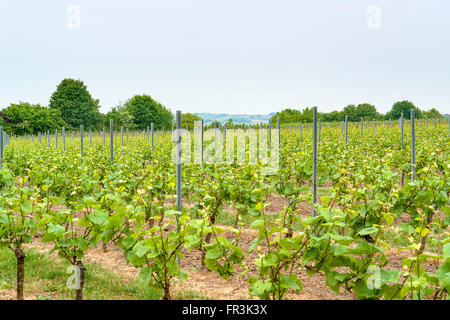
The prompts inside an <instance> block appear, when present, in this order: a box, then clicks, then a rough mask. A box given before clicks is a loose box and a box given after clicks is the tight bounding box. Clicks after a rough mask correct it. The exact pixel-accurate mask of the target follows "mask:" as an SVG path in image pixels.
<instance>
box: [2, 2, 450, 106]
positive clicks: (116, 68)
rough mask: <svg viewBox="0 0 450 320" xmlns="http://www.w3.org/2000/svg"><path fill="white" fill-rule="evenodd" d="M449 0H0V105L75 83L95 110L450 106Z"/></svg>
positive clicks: (36, 99)
mask: <svg viewBox="0 0 450 320" xmlns="http://www.w3.org/2000/svg"><path fill="white" fill-rule="evenodd" d="M449 15H450V1H448V0H441V1H438V0H428V1H423V0H422V1H419V0H417V1H416V0H409V1H406V0H386V1H381V0H379V1H376V0H372V1H365V0H316V1H311V0H309V1H303V0H292V1H287V0H272V1H266V0H226V1H225V0H164V1H161V0H159V1H153V0H146V1H144V0H140V1H137V0H127V1H115V0H108V1H106V0H90V1H81V0H80V1H77V0H71V1H66V0H58V1H54V0H40V1H31V0H29V1H23V0H15V1H6V0H0V61H1V62H0V108H4V107H6V106H8V105H9V104H11V103H17V102H19V101H26V102H30V103H40V104H42V105H48V103H49V100H50V96H51V94H52V92H53V91H55V89H56V87H57V85H58V83H60V82H61V81H62V80H63V79H64V78H74V79H80V80H82V81H83V82H84V83H85V85H87V87H88V90H89V92H90V93H91V95H92V96H93V98H95V99H99V100H100V106H101V108H100V111H101V112H103V113H106V112H107V111H109V110H111V108H112V107H115V106H117V105H118V104H119V103H123V102H125V101H126V100H127V99H129V98H131V97H132V96H134V95H136V94H148V95H150V96H152V97H153V98H154V99H155V100H157V101H159V102H161V103H162V104H163V105H165V106H166V107H167V108H168V109H170V110H171V111H172V112H175V111H176V110H181V111H182V112H211V113H233V114H238V113H247V114H267V113H270V112H276V111H280V110H282V109H284V108H294V109H303V108H305V107H312V106H317V107H318V109H319V111H321V112H328V111H332V110H342V109H343V108H344V107H345V106H346V105H348V104H359V103H371V104H373V105H375V106H376V107H377V109H378V111H379V112H382V113H385V112H387V111H389V110H390V109H391V107H392V104H393V103H394V102H396V101H399V100H409V101H412V102H413V103H414V104H415V105H416V106H418V107H419V108H421V109H424V110H428V109H430V108H433V107H434V108H436V109H438V110H439V111H440V112H442V113H450V19H449V18H448V17H449Z"/></svg>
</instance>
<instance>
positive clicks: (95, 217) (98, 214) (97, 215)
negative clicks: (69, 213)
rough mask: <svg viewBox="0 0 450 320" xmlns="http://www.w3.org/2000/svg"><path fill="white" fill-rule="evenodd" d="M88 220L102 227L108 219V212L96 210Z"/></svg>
mask: <svg viewBox="0 0 450 320" xmlns="http://www.w3.org/2000/svg"><path fill="white" fill-rule="evenodd" d="M88 218H89V220H90V221H91V222H92V223H93V224H96V225H102V224H104V223H105V222H106V220H107V219H108V212H107V211H103V210H100V209H95V210H94V212H92V213H91V214H90V215H89V216H88Z"/></svg>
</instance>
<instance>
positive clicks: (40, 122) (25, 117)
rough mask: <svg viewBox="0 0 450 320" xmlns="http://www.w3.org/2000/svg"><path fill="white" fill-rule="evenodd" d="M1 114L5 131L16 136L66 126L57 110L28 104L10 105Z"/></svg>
mask: <svg viewBox="0 0 450 320" xmlns="http://www.w3.org/2000/svg"><path fill="white" fill-rule="evenodd" d="M3 114H4V115H5V131H6V132H8V133H12V134H17V135H22V134H37V133H38V132H45V131H47V130H49V131H54V130H55V129H59V128H62V127H64V126H66V125H67V124H66V123H65V122H64V120H63V119H62V117H61V113H60V111H59V110H57V109H49V108H46V107H44V106H41V105H39V104H35V105H32V104H29V103H28V102H20V103H19V104H11V105H10V106H8V107H7V108H6V109H4V110H3Z"/></svg>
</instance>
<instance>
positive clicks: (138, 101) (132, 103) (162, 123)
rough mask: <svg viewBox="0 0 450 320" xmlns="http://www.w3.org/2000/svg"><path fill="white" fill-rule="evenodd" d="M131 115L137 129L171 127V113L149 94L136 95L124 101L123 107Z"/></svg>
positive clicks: (172, 118) (172, 119) (172, 117)
mask: <svg viewBox="0 0 450 320" xmlns="http://www.w3.org/2000/svg"><path fill="white" fill-rule="evenodd" d="M124 109H125V110H126V111H127V112H128V113H129V114H130V115H131V116H132V117H133V122H134V124H135V126H136V128H137V129H140V130H142V129H146V128H148V127H150V126H151V123H152V122H153V126H154V128H155V129H157V130H160V129H163V128H164V129H171V128H172V122H173V121H174V116H173V114H172V113H171V112H170V111H169V110H168V109H166V107H164V106H163V105H162V104H161V103H159V102H157V101H156V100H154V99H153V98H152V97H150V96H149V95H145V94H144V95H136V96H134V97H132V98H131V99H130V100H128V101H127V102H126V103H125V108H124Z"/></svg>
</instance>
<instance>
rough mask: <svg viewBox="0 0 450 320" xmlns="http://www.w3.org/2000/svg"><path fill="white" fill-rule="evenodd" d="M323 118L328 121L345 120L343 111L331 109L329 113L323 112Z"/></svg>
mask: <svg viewBox="0 0 450 320" xmlns="http://www.w3.org/2000/svg"><path fill="white" fill-rule="evenodd" d="M321 118H322V120H323V121H327V122H337V121H342V120H344V115H343V112H339V111H331V112H329V113H322V114H321Z"/></svg>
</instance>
